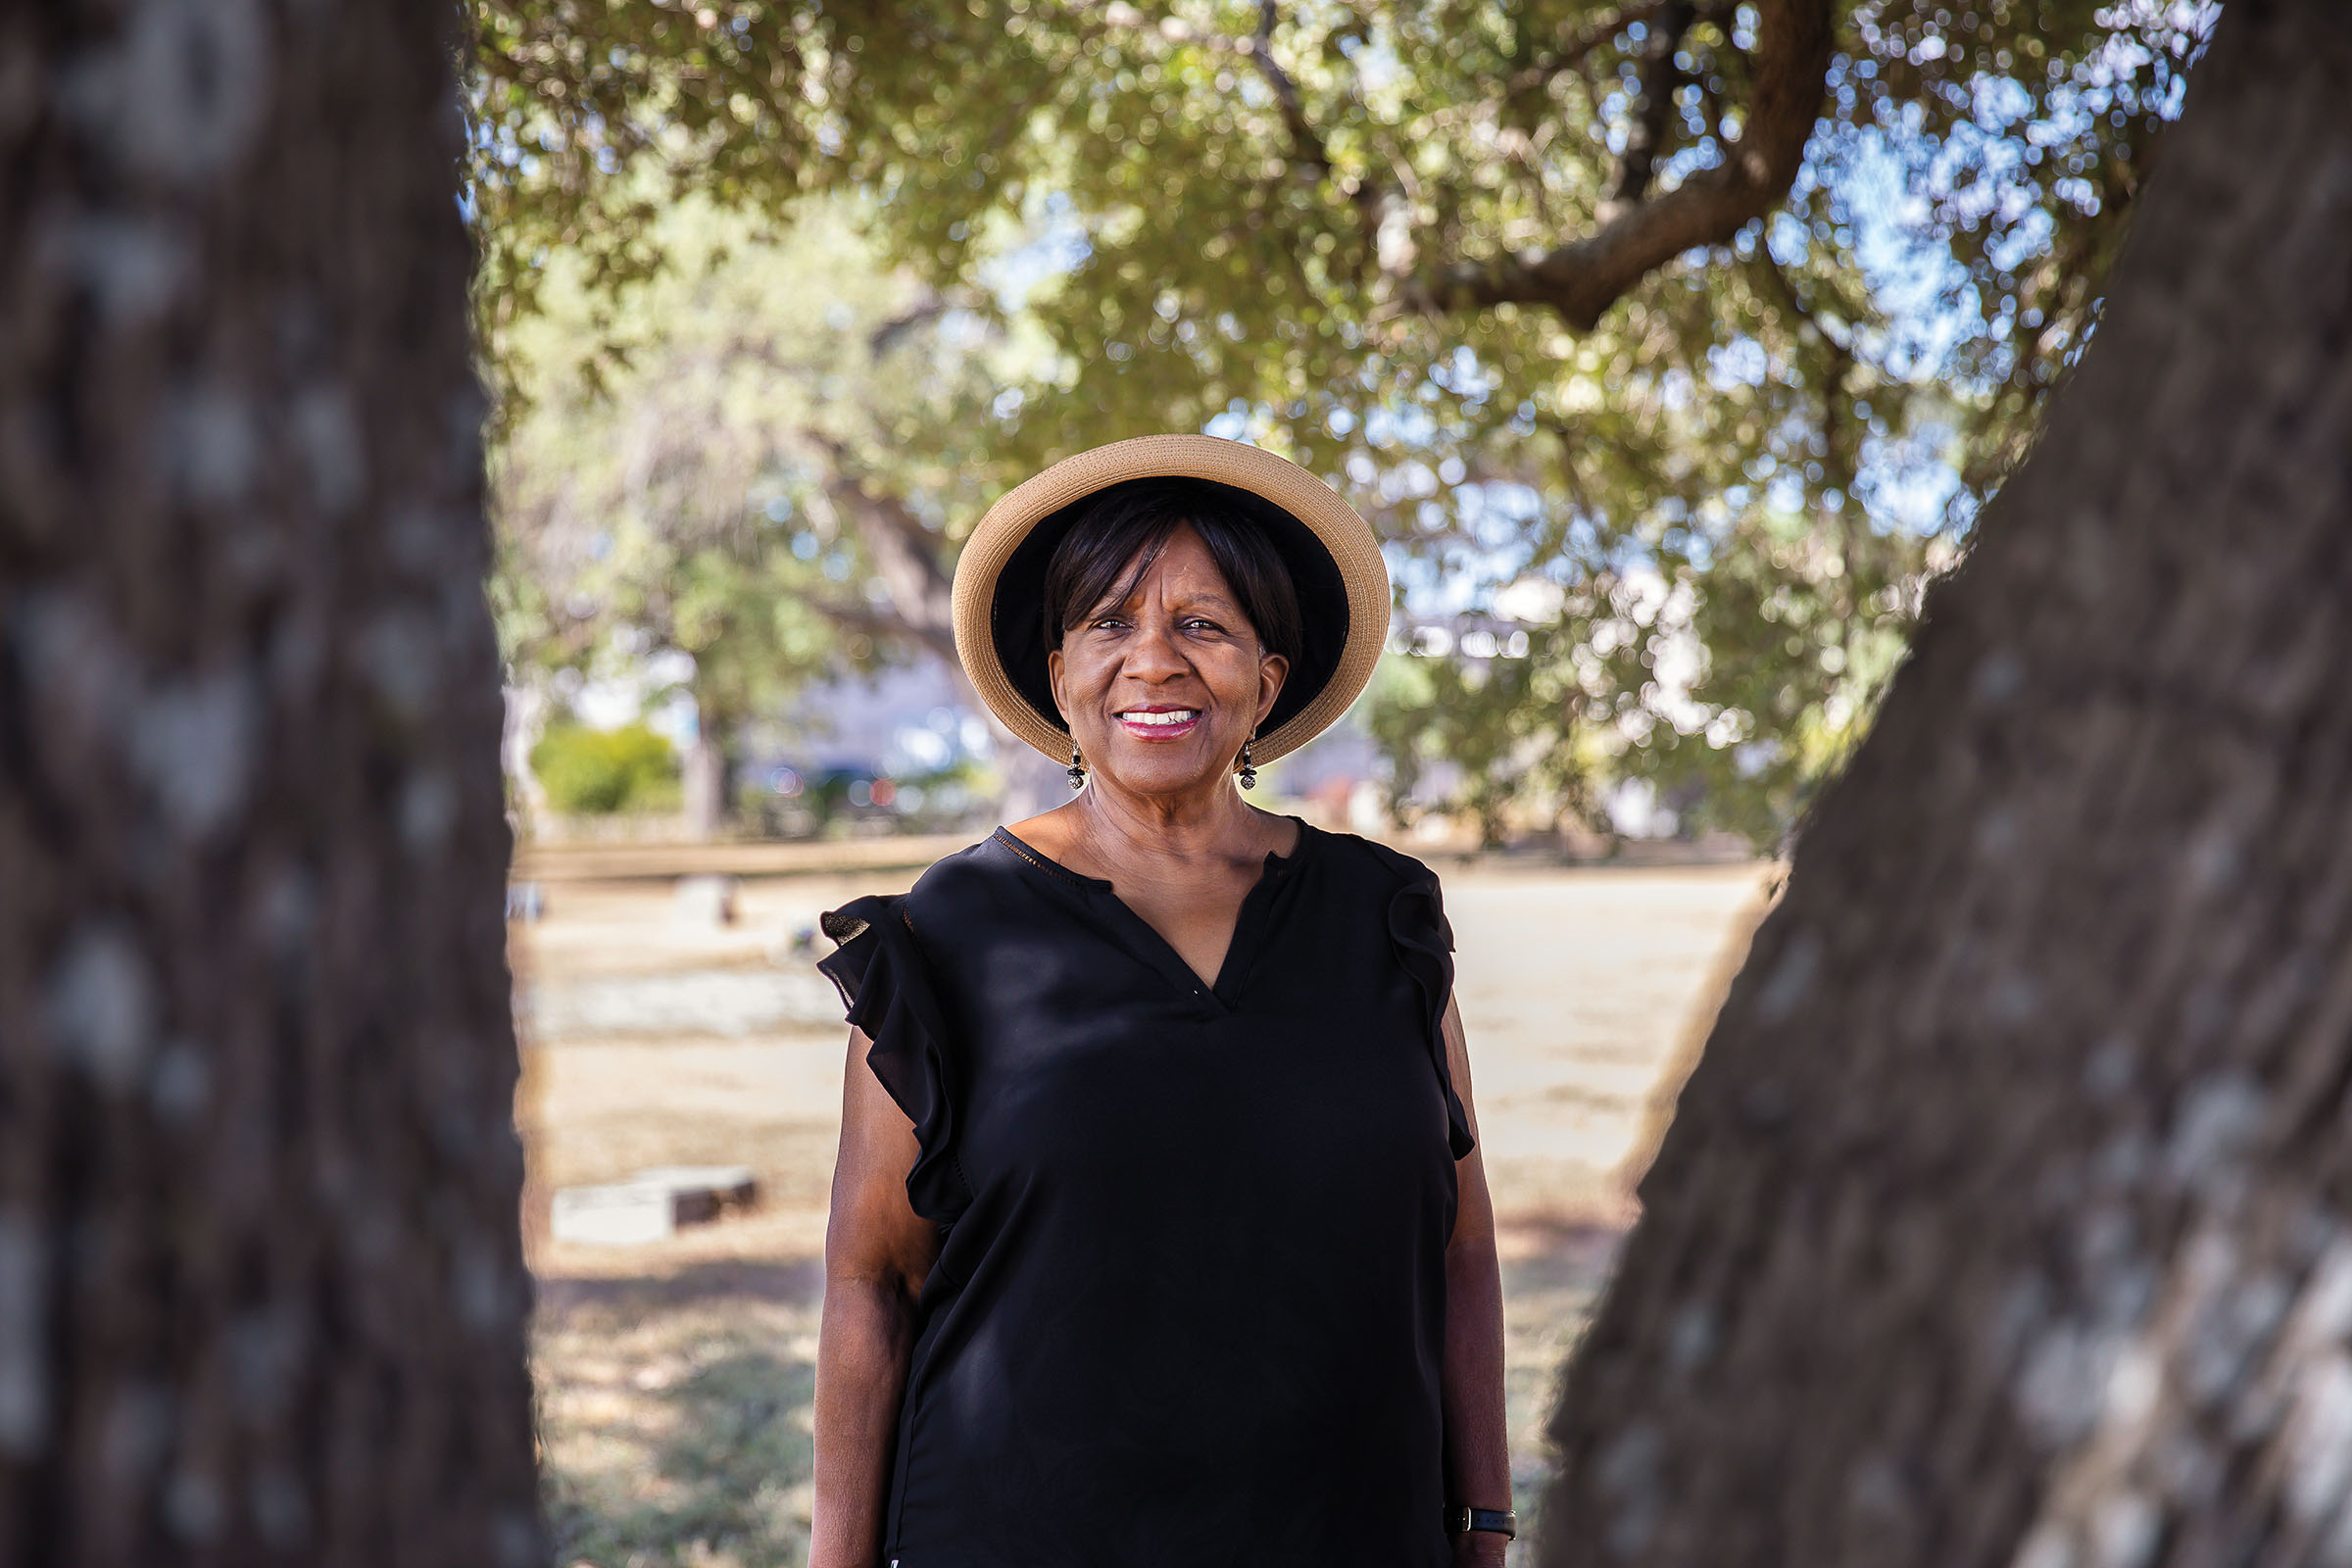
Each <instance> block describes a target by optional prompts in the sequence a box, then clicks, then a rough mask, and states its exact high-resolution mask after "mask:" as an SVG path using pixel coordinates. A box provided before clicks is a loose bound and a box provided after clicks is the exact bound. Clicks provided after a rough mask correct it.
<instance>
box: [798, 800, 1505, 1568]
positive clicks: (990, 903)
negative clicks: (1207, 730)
mask: <svg viewBox="0 0 2352 1568" xmlns="http://www.w3.org/2000/svg"><path fill="white" fill-rule="evenodd" d="M824 929H825V931H826V933H827V934H828V935H829V936H831V937H833V938H834V940H836V941H838V942H840V943H841V944H842V946H841V949H840V951H838V952H836V953H834V954H833V955H832V956H829V957H827V958H826V959H825V960H824V961H823V963H822V964H821V965H819V967H821V968H822V969H823V970H824V972H825V973H826V974H828V975H830V976H831V977H832V979H833V981H834V983H835V984H836V985H838V986H839V987H840V988H841V992H842V997H843V1000H844V1002H845V1003H846V1004H847V1005H848V1006H849V1017H850V1021H851V1022H852V1023H854V1024H856V1025H857V1026H858V1028H860V1029H862V1030H863V1031H864V1032H865V1033H866V1035H867V1036H869V1037H870V1038H871V1039H872V1041H873V1049H872V1050H871V1051H870V1052H869V1053H868V1054H867V1055H866V1060H867V1062H868V1063H869V1064H870V1065H871V1067H872V1068H873V1071H874V1074H875V1076H876V1077H877V1078H879V1079H880V1080H881V1082H882V1084H883V1086H884V1087H885V1088H886V1089H888V1090H889V1092H890V1094H891V1097H892V1098H893V1099H894V1100H896V1101H897V1102H898V1103H899V1104H900V1106H901V1107H902V1108H904V1109H905V1110H906V1112H907V1116H908V1117H909V1118H911V1119H912V1121H913V1122H914V1127H915V1133H916V1137H917V1139H918V1141H919V1143H920V1146H921V1152H920V1154H919V1156H918V1157H917V1158H916V1160H915V1163H914V1168H913V1170H912V1171H911V1172H910V1173H909V1174H908V1176H907V1195H908V1197H909V1198H910V1199H911V1200H912V1201H913V1205H914V1209H915V1211H916V1212H917V1213H918V1214H921V1215H923V1216H925V1217H927V1218H929V1219H931V1220H934V1221H936V1222H937V1223H938V1224H939V1225H940V1226H941V1227H943V1236H942V1242H941V1251H940V1255H939V1262H938V1265H937V1266H936V1267H935V1268H934V1269H933V1270H932V1272H931V1276H930V1278H929V1279H928V1281H926V1282H925V1284H924V1286H923V1291H922V1296H921V1299H920V1301H919V1303H918V1307H917V1311H918V1331H917V1338H916V1341H915V1345H914V1349H913V1352H912V1359H911V1362H910V1364H909V1368H908V1374H907V1391H906V1397H905V1402H904V1404H903V1405H902V1407H901V1410H900V1415H899V1422H898V1438H897V1454H896V1460H895V1464H894V1466H893V1473H892V1476H891V1483H890V1494H889V1505H888V1512H887V1515H886V1523H885V1527H884V1528H885V1546H886V1549H885V1551H884V1557H885V1559H886V1560H888V1561H890V1562H892V1563H894V1564H896V1565H898V1568H1159V1565H1166V1568H1224V1565H1250V1564H1266V1565H1268V1568H1272V1565H1275V1564H1280V1565H1282V1568H1319V1565H1330V1568H1341V1565H1346V1568H1442V1565H1444V1564H1446V1562H1448V1561H1449V1560H1450V1552H1449V1546H1448V1543H1447V1540H1446V1534H1445V1529H1444V1522H1443V1512H1444V1507H1445V1503H1446V1496H1445V1479H1444V1474H1443V1458H1442V1449H1443V1439H1444V1430H1443V1429H1444V1422H1443V1416H1442V1411H1441V1406H1440V1401H1439V1379H1440V1368H1441V1366H1442V1363H1443V1357H1444V1348H1445V1337H1446V1267H1445V1252H1446V1240H1447V1238H1448V1237H1449V1236H1450V1234H1451V1233H1452V1228H1453V1213H1454V1201H1455V1185H1454V1161H1455V1160H1457V1159H1459V1158H1461V1157H1462V1156H1463V1155H1465V1154H1467V1153H1468V1152H1470V1132H1469V1126H1468V1123H1467V1119H1466V1118H1465V1117H1464V1115H1463V1113H1462V1106H1461V1102H1460V1101H1459V1100H1458V1099H1457V1098H1456V1097H1455V1095H1454V1092H1453V1089H1452V1086H1451V1084H1450V1083H1449V1081H1448V1079H1447V1073H1446V1050H1445V1045H1444V1042H1443V1040H1442V1037H1441V1035H1440V1030H1439V1023H1440V1020H1441V1019H1442V1017H1443V1016H1444V1012H1445V1007H1446V998H1447V996H1448V995H1449V993H1450V991H1451V989H1452V981H1453V964H1452V958H1451V956H1450V954H1451V949H1452V945H1453V944H1452V934H1451V932H1450V930H1449V929H1448V928H1447V926H1446V916H1445V913H1444V911H1443V908H1442V907H1441V906H1440V903H1439V896H1438V882H1437V878H1436V876H1435V875H1434V874H1433V873H1432V872H1431V871H1430V870H1429V868H1428V867H1426V866H1424V865H1422V864H1421V863H1420V862H1419V861H1417V860H1414V859H1412V858H1409V857H1407V856H1403V855H1398V854H1397V853H1396V852H1394V851H1391V850H1388V849H1384V848H1382V847H1381V846H1379V845H1376V844H1372V843H1370V842H1368V841H1366V840H1363V839H1359V838H1354V837H1352V836H1348V835H1345V834H1330V833H1324V832H1320V831H1318V830H1317V829H1315V828H1312V827H1309V826H1307V825H1306V824H1304V823H1301V824H1300V825H1299V843H1298V847H1297V848H1296V849H1295V850H1294V851H1293V852H1292V854H1291V855H1290V856H1289V857H1287V858H1285V857H1281V856H1273V855H1269V856H1267V857H1266V864H1265V870H1264V872H1263V874H1262V875H1261V877H1260V879H1259V881H1258V883H1257V885H1256V886H1255V887H1253V888H1252V889H1251V890H1250V895H1249V897H1248V898H1247V899H1246V900H1244V902H1243V904H1242V908H1241V915H1240V919H1239V921H1238V923H1237V924H1236V927H1235V930H1234V935H1233V942H1232V946H1231V947H1230V948H1229V949H1228V950H1227V952H1226V955H1225V961H1224V966H1223V968H1222V970H1221V971H1220V972H1219V974H1218V975H1217V979H1216V984H1215V985H1213V986H1207V985H1203V984H1202V983H1201V980H1200V978H1199V977H1198V976H1197V975H1195V974H1194V972H1193V970H1192V968H1191V967H1190V966H1189V965H1188V964H1186V963H1185V961H1184V960H1183V959H1182V958H1181V957H1179V956H1177V955H1176V953H1175V951H1174V950H1173V949H1172V948H1170V947H1169V946H1168V944H1167V942H1166V941H1165V940H1164V939H1162V938H1161V937H1160V936H1159V935H1158V933H1156V932H1154V931H1153V930H1152V928H1151V926H1149V925H1148V924H1146V923H1145V922H1144V920H1143V919H1142V917H1141V916H1139V915H1137V914H1136V913H1135V912H1134V911H1133V910H1132V909H1130V908H1128V907H1127V906H1126V905H1125V904H1124V903H1123V902H1121V901H1120V899H1119V898H1118V897H1117V896H1116V895H1115V894H1113V893H1112V891H1111V885H1110V883H1108V882H1106V881H1103V880H1100V879H1098V878H1094V877H1083V876H1079V875H1077V874H1076V873H1074V872H1072V871H1070V870H1068V869H1066V868H1065V867H1063V866H1060V865H1058V864H1056V863H1054V861H1052V860H1050V859H1048V858H1045V857H1044V856H1042V855H1040V854H1038V853H1037V852H1036V851H1035V850H1033V849H1031V848H1030V847H1029V846H1027V845H1026V844H1023V843H1022V842H1021V841H1020V840H1018V839H1016V838H1014V837H1013V836H1012V835H1011V834H1009V833H1006V832H1005V831H1004V830H1002V829H999V830H998V832H997V833H996V835H995V836H994V837H992V838H989V839H987V840H985V841H983V842H982V843H980V844H977V845H975V846H973V847H972V848H971V849H968V850H965V851H962V852H961V853H959V854H956V855H954V856H950V857H949V858H946V859H944V860H941V861H940V862H939V863H938V864H936V865H934V866H932V867H931V869H930V870H929V871H927V872H925V873H924V875H923V877H922V879H921V880H920V881H918V882H917V883H916V884H915V886H914V890H913V891H912V892H910V893H908V894H907V896H906V897H905V898H903V899H902V898H888V899H882V898H863V899H858V900H857V901H855V902H854V903H852V904H850V905H848V906H846V907H843V908H841V909H837V910H834V911H833V912H831V913H829V914H827V915H826V916H825V918H824Z"/></svg>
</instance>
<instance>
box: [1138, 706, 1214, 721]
mask: <svg viewBox="0 0 2352 1568" xmlns="http://www.w3.org/2000/svg"><path fill="white" fill-rule="evenodd" d="M1119 716H1120V717H1121V718H1123V719H1125V720H1126V721H1127V722H1128V723H1130V724H1189V723H1191V722H1192V721H1193V720H1194V719H1196V718H1199V717H1200V716H1201V711H1200V710H1199V709H1197V708H1177V709H1171V710H1170V711H1167V712H1164V713H1121V714H1120V715H1119Z"/></svg>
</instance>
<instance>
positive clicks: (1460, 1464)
mask: <svg viewBox="0 0 2352 1568" xmlns="http://www.w3.org/2000/svg"><path fill="white" fill-rule="evenodd" d="M1446 1070H1447V1071H1448V1072H1449V1073H1451V1074H1452V1077H1453V1092H1454V1093H1455V1094H1456V1095H1458V1096H1459V1097H1460V1098H1461V1102H1462V1110H1463V1112H1464V1113H1465V1114H1467V1115H1468V1116H1469V1118H1470V1131H1471V1134H1472V1136H1474V1137H1475V1136H1476V1135H1477V1132H1478V1111H1477V1109H1476V1108H1475V1107H1474V1105H1473V1104H1472V1102H1471V1098H1470V1050H1469V1046H1468V1044H1467V1043H1466V1042H1465V1041H1464V1039H1463V1037H1462V1014H1461V1010H1460V1009H1459V1008H1458V1007H1456V1006H1455V1005H1453V1001H1452V999H1451V998H1447V999H1446ZM1456 1174H1457V1176H1458V1178H1459V1189H1460V1198H1459V1200H1458V1201H1457V1203H1456V1206H1455V1209H1454V1218H1453V1238H1452V1240H1450V1241H1449V1242H1447V1243H1446V1366H1445V1391H1444V1393H1445V1405H1446V1504H1447V1506H1449V1507H1451V1506H1465V1505H1466V1506H1468V1507H1472V1508H1498V1509H1500V1508H1508V1507H1510V1505H1511V1451H1510V1440H1509V1434H1508V1430H1507V1427H1508V1424H1507V1422H1506V1421H1505V1419H1504V1416H1503V1408H1502V1269H1501V1266H1500V1265H1499V1264H1497V1263H1496V1261H1495V1203H1494V1200H1493V1199H1491V1198H1490V1197H1489V1196H1488V1194H1487V1166H1486V1161H1485V1159H1484V1158H1483V1157H1482V1155H1481V1152H1480V1151H1479V1150H1477V1149H1473V1150H1471V1151H1470V1154H1469V1157H1468V1158H1466V1159H1464V1160H1463V1161H1462V1162H1461V1163H1460V1165H1459V1166H1457V1167H1456ZM1507 1544H1508V1542H1507V1541H1505V1539H1504V1538H1503V1537H1501V1536H1498V1535H1495V1534H1492V1533H1490V1532H1487V1531H1474V1532H1472V1533H1470V1534H1467V1535H1462V1536H1457V1537H1455V1538H1454V1543H1453V1560H1454V1562H1455V1563H1456V1564H1457V1565H1461V1568H1469V1565H1473V1564H1475V1565H1479V1568H1486V1565H1490V1564H1496V1563H1500V1562H1501V1561H1502V1556H1503V1548H1504V1547H1505V1546H1506V1545H1507Z"/></svg>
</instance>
